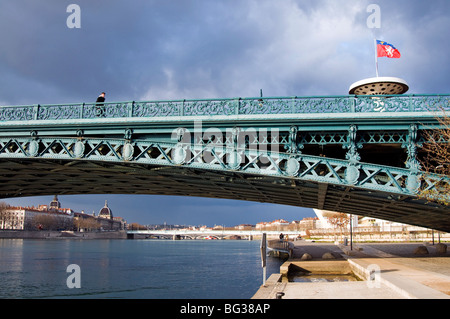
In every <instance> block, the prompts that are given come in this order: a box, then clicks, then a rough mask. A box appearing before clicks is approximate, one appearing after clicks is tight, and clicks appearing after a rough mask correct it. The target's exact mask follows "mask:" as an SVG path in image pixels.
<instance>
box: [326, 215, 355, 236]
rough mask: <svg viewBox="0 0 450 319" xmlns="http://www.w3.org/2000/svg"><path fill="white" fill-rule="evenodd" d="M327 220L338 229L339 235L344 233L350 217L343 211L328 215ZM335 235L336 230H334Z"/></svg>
mask: <svg viewBox="0 0 450 319" xmlns="http://www.w3.org/2000/svg"><path fill="white" fill-rule="evenodd" d="M328 222H329V223H330V224H331V225H332V226H333V228H334V229H335V230H337V229H339V230H340V233H341V235H343V234H344V230H345V229H346V228H347V225H348V224H349V223H350V218H349V216H348V215H347V214H343V213H335V214H333V215H332V216H330V217H328ZM335 235H336V232H335Z"/></svg>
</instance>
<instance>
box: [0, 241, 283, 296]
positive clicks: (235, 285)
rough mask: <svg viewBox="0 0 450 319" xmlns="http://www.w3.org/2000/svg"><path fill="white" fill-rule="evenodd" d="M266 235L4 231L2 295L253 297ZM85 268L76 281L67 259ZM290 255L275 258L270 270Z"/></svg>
mask: <svg viewBox="0 0 450 319" xmlns="http://www.w3.org/2000/svg"><path fill="white" fill-rule="evenodd" d="M259 246H260V242H258V241H241V240H221V241H199V240H198V241H197V240H186V241H183V240H182V241H166V240H117V239H116V240H70V239H64V240H48V239H43V240H32V239H25V240H22V239H0V279H1V285H0V298H149V299H151V298H153V299H158V298H159V299H171V298H178V299H186V298H187V299H195V298H217V299H228V298H230V299H232V298H245V299H247V298H251V297H252V296H253V294H254V293H256V291H257V290H258V288H259V287H260V285H261V284H262V268H261V257H260V247H259ZM70 264H77V265H79V266H80V269H81V288H80V289H76V288H74V289H69V288H68V287H67V285H66V280H67V278H68V276H69V275H70V274H69V273H67V271H66V270H67V266H68V265H70ZM281 264H282V261H280V260H279V259H277V258H268V259H267V277H269V276H270V274H272V273H279V270H280V265H281Z"/></svg>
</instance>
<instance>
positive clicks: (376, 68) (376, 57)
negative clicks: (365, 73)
mask: <svg viewBox="0 0 450 319" xmlns="http://www.w3.org/2000/svg"><path fill="white" fill-rule="evenodd" d="M373 42H374V44H375V70H376V73H377V77H378V50H377V39H375V38H373Z"/></svg>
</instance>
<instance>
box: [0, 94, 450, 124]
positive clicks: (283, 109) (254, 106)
mask: <svg viewBox="0 0 450 319" xmlns="http://www.w3.org/2000/svg"><path fill="white" fill-rule="evenodd" d="M440 110H445V111H449V110H450V95H377V96H355V95H347V96H312V97H297V96H294V97H260V98H230V99H202V100H170V101H169V100H168V101H126V102H110V103H95V102H94V103H74V104H70V103H69V104H47V105H40V104H37V105H22V106H0V122H2V121H23V120H26V121H30V120H51V121H53V120H68V119H101V118H128V117H134V118H151V117H175V116H211V115H221V116H232V115H270V114H323V113H371V112H429V111H440Z"/></svg>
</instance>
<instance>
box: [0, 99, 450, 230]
mask: <svg viewBox="0 0 450 319" xmlns="http://www.w3.org/2000/svg"><path fill="white" fill-rule="evenodd" d="M420 98H421V99H422V100H419V101H422V102H423V99H424V97H420ZM437 98H439V97H437ZM406 99H407V100H405V98H404V97H402V98H400V97H390V100H389V103H390V105H391V104H392V105H391V106H392V107H393V108H394V106H395V108H394V110H395V112H391V113H390V112H383V113H379V112H378V113H374V112H373V111H371V110H370V108H369V106H370V105H372V107H373V108H375V107H376V106H379V103H380V102H379V101H378V100H375V101H374V100H373V99H366V100H364V99H362V98H361V97H358V98H355V97H351V96H350V97H328V98H325V97H322V98H309V99H308V100H306V99H305V98H287V99H282V98H258V99H248V100H242V99H233V100H220V101H211V100H208V101H206V100H201V101H171V102H170V101H169V102H139V103H135V102H133V103H131V104H130V103H129V102H123V103H117V104H114V103H112V104H111V105H109V106H107V112H106V114H107V115H108V116H107V117H105V118H97V117H95V116H94V115H90V113H89V112H88V111H89V109H90V107H91V106H90V105H85V104H82V105H59V106H37V107H36V106H31V107H16V108H14V107H3V108H0V181H1V182H2V183H0V195H1V196H2V197H4V198H8V197H19V196H34V195H49V194H55V193H57V194H93V193H111V194H159V195H178V196H197V197H215V198H228V199H239V200H247V201H258V202H268V203H276V204H283V205H291V206H300V207H310V208H319V209H325V210H332V211H340V212H345V213H353V214H357V215H365V216H372V217H377V218H381V219H387V220H394V221H399V222H404V223H408V224H413V225H419V226H425V227H430V228H434V229H439V230H443V231H450V217H449V210H448V208H447V207H442V206H439V205H436V204H430V203H426V202H424V201H422V200H419V199H418V198H417V196H416V191H417V189H418V187H419V185H420V183H421V180H420V179H419V177H420V174H421V172H420V167H419V166H418V165H417V163H418V161H417V159H418V156H420V145H421V144H422V143H424V142H426V141H424V140H423V137H422V135H421V134H420V132H421V130H423V129H426V128H427V127H430V126H436V125H438V124H437V121H436V118H435V114H433V113H430V112H429V111H427V112H424V111H423V110H422V109H419V111H413V108H412V106H414V107H415V108H418V106H420V105H422V104H420V103H419V102H417V99H416V97H406ZM298 101H300V102H301V103H300V102H298ZM361 101H364V103H365V104H361ZM405 101H407V102H408V103H407V104H408V107H407V109H406V110H403V112H404V113H402V108H403V107H404V105H405V104H406V103H405ZM430 101H433V102H434V103H437V102H436V97H433V99H430ZM445 101H448V98H447V100H445ZM445 101H444V104H445V103H446V102H445ZM297 102H298V103H300V104H301V105H302V106H303V107H304V108H305V109H303V112H300V111H299V109H298V108H297V107H298V105H297V104H296V103H297ZM308 103H309V104H308ZM314 103H315V104H314ZM370 103H372V104H370ZM177 105H178V106H180V105H181V106H182V109H181V110H182V111H183V114H182V115H180V114H178V115H177V116H172V115H171V114H170V112H172V111H173V109H174V108H175V106H177ZM311 105H316V106H317V108H318V109H320V110H322V112H317V109H313V108H312V106H311ZM361 105H363V106H364V107H365V108H367V109H366V111H365V112H356V108H357V107H358V106H361ZM156 106H158V107H156ZM388 106H389V105H388ZM108 107H110V108H108ZM261 107H264V108H267V110H272V111H273V110H274V109H275V110H276V112H275V113H264V112H262V111H261V110H260V108H261ZM361 107H362V106H361ZM334 108H337V109H339V108H340V111H341V112H334ZM251 109H254V110H256V111H255V112H254V113H256V114H252V113H251V112H250V111H249V110H251ZM68 110H71V112H68ZM137 110H140V112H141V113H142V114H143V115H145V116H137V113H136V112H137ZM163 110H166V112H168V113H167V114H169V115H168V116H161V115H162V114H160V113H158V112H162V111H163ZM193 110H195V111H196V112H197V113H198V116H195V115H193V114H194V113H193V112H194V111H193ZM205 110H207V112H206V111H205ZM211 110H216V111H215V112H217V113H218V114H209V113H210V112H211ZM218 110H222V111H220V112H219V111H218ZM283 110H289V112H287V111H286V113H283V112H281V111H283ZM292 110H294V111H296V112H292ZM305 110H309V113H306V112H305ZM399 110H400V111H399ZM78 111H79V112H78ZM151 111H152V112H156V113H157V115H158V116H153V115H152V116H150V115H149V114H150V113H149V112H151ZM313 111H314V112H313ZM344 111H345V112H344ZM8 112H9V113H8ZM77 112H78V113H77ZM83 112H85V113H83ZM121 112H122V113H123V114H122V113H121ZM133 112H135V113H133ZM205 112H206V113H207V114H205ZM208 112H209V113H208ZM233 112H234V113H233ZM249 112H250V113H251V114H248V113H249ZM186 113H187V114H186ZM8 114H9V115H8ZM80 114H81V115H82V116H81V115H80ZM142 114H141V115H142ZM119 115H120V116H119ZM8 116H9V118H7V117H8ZM22 116H24V117H27V120H26V121H23V120H21V119H20V117H22ZM28 117H31V119H28ZM55 117H56V118H55ZM422 183H427V185H428V187H430V188H431V187H433V185H434V184H435V182H434V181H433V178H431V177H427V178H426V179H425V180H424V181H423V182H422Z"/></svg>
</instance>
